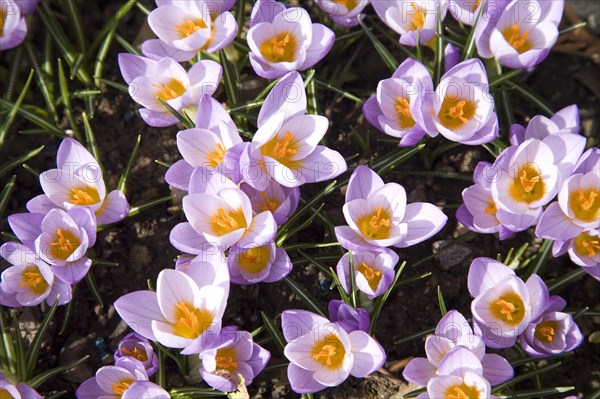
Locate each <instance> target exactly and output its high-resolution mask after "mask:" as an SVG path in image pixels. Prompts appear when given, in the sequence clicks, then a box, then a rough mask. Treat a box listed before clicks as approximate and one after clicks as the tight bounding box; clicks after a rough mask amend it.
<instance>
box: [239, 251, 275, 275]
mask: <svg viewBox="0 0 600 399" xmlns="http://www.w3.org/2000/svg"><path fill="white" fill-rule="evenodd" d="M269 255H270V251H269V247H268V246H267V245H263V246H262V247H254V248H250V249H248V250H247V251H244V252H241V253H240V255H239V258H238V263H239V265H240V267H241V268H242V269H244V270H245V271H247V272H248V273H258V272H260V271H262V270H263V269H264V268H265V266H266V265H267V263H268V262H269Z"/></svg>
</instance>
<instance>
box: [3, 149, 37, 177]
mask: <svg viewBox="0 0 600 399" xmlns="http://www.w3.org/2000/svg"><path fill="white" fill-rule="evenodd" d="M43 149H44V146H43V145H42V146H39V147H38V148H36V149H35V150H31V151H29V152H27V153H25V154H23V155H21V156H19V157H17V158H16V159H13V160H12V161H9V162H7V163H6V164H4V165H2V167H1V168H0V177H2V176H4V175H5V174H6V173H7V172H8V171H9V170H11V169H12V168H14V167H15V166H18V165H20V164H22V163H24V162H27V161H28V160H30V159H31V158H33V157H35V156H36V155H37V154H39V153H40V152H41V151H42V150H43Z"/></svg>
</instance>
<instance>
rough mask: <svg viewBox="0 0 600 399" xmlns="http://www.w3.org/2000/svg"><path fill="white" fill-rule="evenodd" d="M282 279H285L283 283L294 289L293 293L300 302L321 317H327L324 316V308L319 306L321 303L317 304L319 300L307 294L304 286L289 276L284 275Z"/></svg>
mask: <svg viewBox="0 0 600 399" xmlns="http://www.w3.org/2000/svg"><path fill="white" fill-rule="evenodd" d="M283 281H285V283H286V284H287V285H288V286H289V287H290V288H291V289H292V291H294V293H295V294H296V295H297V296H298V298H300V300H301V301H302V302H304V304H305V305H306V306H308V307H309V308H311V309H312V310H313V311H315V313H317V314H319V315H321V316H323V317H327V316H325V309H324V308H323V306H321V304H319V302H318V301H317V300H316V299H315V298H314V297H313V296H312V295H311V294H309V293H308V291H307V290H306V289H305V288H304V287H302V286H301V285H300V284H298V282H296V281H295V280H294V279H292V278H291V277H289V276H288V277H284V278H283Z"/></svg>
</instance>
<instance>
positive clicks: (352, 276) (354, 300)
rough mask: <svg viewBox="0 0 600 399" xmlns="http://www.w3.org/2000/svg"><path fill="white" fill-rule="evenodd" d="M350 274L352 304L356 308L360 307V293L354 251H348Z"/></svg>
mask: <svg viewBox="0 0 600 399" xmlns="http://www.w3.org/2000/svg"><path fill="white" fill-rule="evenodd" d="M348 274H349V276H350V304H351V305H352V307H353V308H355V309H356V308H357V307H358V296H357V295H358V293H357V289H356V274H354V259H353V258H352V251H348Z"/></svg>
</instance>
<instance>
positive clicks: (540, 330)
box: [534, 321, 558, 342]
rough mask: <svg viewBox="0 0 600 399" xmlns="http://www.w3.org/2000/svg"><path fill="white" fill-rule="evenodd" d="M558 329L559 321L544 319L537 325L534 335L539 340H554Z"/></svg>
mask: <svg viewBox="0 0 600 399" xmlns="http://www.w3.org/2000/svg"><path fill="white" fill-rule="evenodd" d="M556 330H558V322H556V321H543V322H541V323H539V324H538V325H537V326H536V327H535V333H534V337H535V339H537V340H538V341H542V342H552V341H553V340H554V335H555V334H556Z"/></svg>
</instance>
